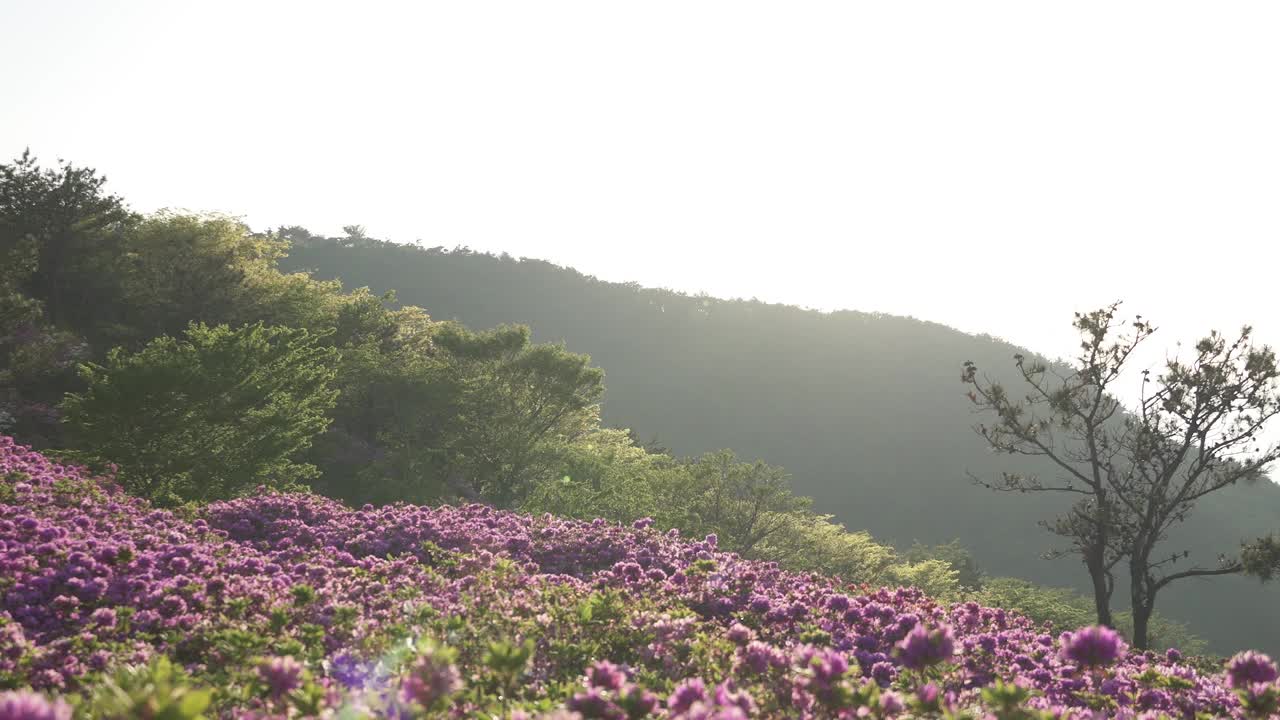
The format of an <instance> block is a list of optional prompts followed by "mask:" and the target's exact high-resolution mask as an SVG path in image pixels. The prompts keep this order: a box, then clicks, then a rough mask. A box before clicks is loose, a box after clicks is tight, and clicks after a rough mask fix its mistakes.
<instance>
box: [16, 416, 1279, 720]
mask: <svg viewBox="0 0 1280 720" xmlns="http://www.w3.org/2000/svg"><path fill="white" fill-rule="evenodd" d="M109 481H110V478H95V477H91V476H89V475H88V474H86V473H85V472H84V471H83V470H81V469H78V468H70V467H66V466H62V465H58V464H56V463H52V462H49V461H48V460H47V459H46V458H44V457H42V456H41V455H39V454H38V453H34V452H30V451H29V450H27V449H26V448H23V447H21V446H17V445H15V444H14V443H13V442H12V440H11V439H10V438H7V437H0V484H3V486H5V487H8V488H9V489H10V491H11V493H12V495H11V497H10V498H9V500H8V501H6V502H4V503H0V541H2V542H4V547H5V548H6V551H5V555H4V558H3V562H4V563H5V564H4V570H5V573H4V575H3V576H0V577H3V580H2V581H0V582H2V583H3V588H4V592H5V597H6V598H7V599H9V600H8V602H6V605H5V609H3V610H0V713H3V715H0V716H2V717H6V718H20V719H23V720H26V719H28V718H31V719H37V718H38V719H40V720H44V719H46V718H53V719H55V720H69V719H70V718H72V717H73V716H74V717H78V718H120V719H121V720H124V719H125V718H138V717H147V718H150V717H157V718H159V717H164V718H174V719H176V720H196V719H197V718H205V717H225V718H232V717H235V718H263V719H265V718H281V717H297V718H301V717H327V718H351V719H352V720H364V719H366V718H370V719H371V718H387V717H394V718H428V717H525V718H532V717H538V718H542V719H543V720H555V719H556V718H566V717H579V718H584V719H586V718H591V719H618V718H636V719H637V720H639V719H640V718H668V719H669V720H694V719H695V718H708V717H719V718H748V717H761V718H781V717H806V718H813V719H814V720H823V719H827V718H830V719H835V718H848V717H872V718H904V719H905V718H944V717H945V718H975V719H976V718H982V717H997V718H1035V719H1037V720H1048V719H1049V718H1081V719H1083V718H1092V717H1098V716H1099V715H1105V716H1108V717H1117V718H1137V717H1143V718H1152V719H1153V720H1154V719H1157V718H1174V717H1178V718H1182V717H1231V718H1264V717H1267V716H1268V714H1269V713H1272V712H1274V711H1275V709H1276V707H1277V705H1276V704H1277V701H1278V700H1280V685H1277V683H1276V679H1277V674H1278V673H1277V668H1276V666H1275V664H1274V663H1273V662H1272V661H1271V660H1270V659H1269V658H1267V657H1266V656H1262V655H1259V654H1256V653H1241V654H1239V655H1237V656H1236V657H1235V658H1233V659H1232V660H1231V662H1230V663H1228V664H1226V665H1225V667H1224V665H1223V663H1221V662H1219V663H1213V664H1208V665H1207V666H1206V667H1202V668H1198V667H1197V666H1196V664H1194V663H1192V662H1189V661H1188V660H1187V659H1185V658H1184V657H1183V656H1182V655H1181V653H1179V652H1177V651H1170V652H1168V653H1166V654H1163V655H1156V654H1154V653H1141V652H1137V651H1131V650H1129V649H1128V648H1127V646H1126V645H1125V643H1124V642H1123V641H1122V640H1121V639H1120V638H1119V637H1118V636H1117V635H1116V634H1115V633H1114V632H1112V631H1110V630H1107V629H1105V628H1098V627H1092V628H1082V629H1079V630H1076V631H1074V632H1067V633H1063V634H1062V635H1061V636H1059V637H1056V638H1055V637H1054V636H1052V635H1050V634H1047V633H1046V632H1044V630H1043V629H1042V628H1039V627H1037V626H1036V625H1035V624H1033V623H1032V622H1031V621H1030V620H1028V619H1027V618H1025V617H1023V616H1021V615H1019V614H1018V613H1016V612H1007V611H1005V610H1000V609H995V608H990V607H984V606H982V605H980V604H978V603H976V602H957V603H951V604H941V603H939V602H937V601H935V600H933V599H931V598H929V597H928V596H926V595H925V594H924V593H922V592H921V591H920V590H919V589H916V588H898V589H887V588H886V589H879V590H865V589H860V588H858V587H854V586H850V585H848V584H846V583H842V582H840V581H838V580H834V579H831V578H826V577H822V576H819V575H812V574H796V573H790V572H786V571H782V570H780V569H779V568H778V567H777V566H776V565H774V564H772V563H764V562H759V561H751V560H744V559H742V558H741V557H739V556H737V555H736V554H733V553H729V552H725V551H724V550H723V549H721V548H720V547H719V546H718V543H717V539H716V538H715V537H714V536H708V537H706V538H704V539H701V540H693V539H690V540H685V539H682V538H679V537H676V536H673V535H672V534H669V533H662V532H658V531H657V530H656V529H654V528H652V527H648V526H647V525H648V524H647V522H640V523H636V525H635V526H634V527H630V528H628V527H625V526H622V525H619V524H615V523H608V522H605V521H601V520H597V521H591V522H587V521H575V520H565V519H561V518H556V517H554V516H549V515H548V516H540V517H534V516H531V515H528V514H517V513H513V512H508V511H501V510H496V509H494V508H492V507H490V506H484V505H467V506H463V507H449V506H444V507H440V508H426V507H421V506H414V505H407V504H403V503H397V504H394V505H390V506H386V507H383V508H381V509H374V508H367V509H363V510H352V509H349V508H347V507H344V506H342V505H341V504H339V503H337V502H335V501H332V500H328V499H325V498H322V497H319V496H316V495H314V494H299V493H291V494H284V493H272V492H268V493H261V494H257V495H255V496H253V497H246V498H240V499H236V500H232V501H222V502H214V503H209V504H206V505H203V506H201V507H198V508H194V509H192V510H191V511H190V512H187V513H183V514H182V515H179V514H175V513H173V512H168V511H164V510H156V509H154V508H152V507H151V506H150V505H149V503H147V502H146V501H144V500H139V499H137V498H130V497H128V496H125V495H123V494H122V493H121V492H120V490H119V488H118V487H117V486H114V485H113V484H112V483H111V482H109ZM935 562H936V561H935ZM13 598H22V599H23V602H22V603H21V604H16V603H14V602H13V601H12V599H13ZM1086 611H1087V608H1086ZM13 687H17V688H21V689H20V690H7V688H13ZM569 712H572V713H576V715H569V714H567V713H569Z"/></svg>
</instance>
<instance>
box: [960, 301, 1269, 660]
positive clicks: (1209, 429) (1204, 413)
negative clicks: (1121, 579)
mask: <svg viewBox="0 0 1280 720" xmlns="http://www.w3.org/2000/svg"><path fill="white" fill-rule="evenodd" d="M1118 308H1119V303H1115V304H1113V305H1110V306H1108V307H1105V308H1102V309H1100V310H1096V311H1093V312H1090V313H1084V314H1080V313H1077V314H1076V316H1075V321H1074V323H1073V324H1074V326H1075V328H1076V330H1077V331H1079V333H1080V335H1081V343H1080V354H1079V355H1078V356H1077V357H1076V358H1075V363H1074V368H1073V369H1072V370H1071V371H1070V372H1062V371H1059V370H1057V369H1051V368H1050V367H1049V366H1048V365H1047V364H1046V363H1044V362H1041V361H1028V360H1027V359H1026V358H1025V357H1023V356H1021V355H1016V356H1014V366H1015V368H1016V369H1017V371H1018V373H1019V375H1020V377H1021V379H1022V381H1023V383H1024V384H1025V385H1026V386H1027V388H1028V392H1027V393H1026V394H1025V395H1024V396H1021V397H1014V396H1013V395H1012V394H1010V393H1009V392H1008V391H1007V390H1006V389H1005V387H1004V386H1003V385H1001V384H999V383H997V382H993V381H991V380H990V379H989V378H986V377H980V376H979V374H978V368H977V366H975V365H974V364H973V363H972V362H966V363H965V364H964V372H963V375H962V380H963V382H964V383H965V384H967V385H969V386H970V391H969V398H970V400H972V401H973V403H974V405H975V406H976V408H977V411H978V412H982V413H989V414H992V415H994V417H995V420H994V422H993V423H991V424H989V425H988V424H986V423H981V424H978V425H976V426H975V430H976V431H977V432H978V434H979V435H981V436H982V437H983V438H984V439H985V440H986V441H987V443H988V444H989V445H990V446H991V447H992V449H993V450H996V451H998V452H1004V453H1010V454H1016V455H1028V456H1039V457H1043V458H1045V459H1047V460H1048V461H1050V462H1051V463H1053V464H1054V465H1056V466H1057V468H1058V469H1059V470H1060V473H1059V476H1058V477H1057V478H1056V479H1055V480H1053V481H1051V482H1045V481H1042V480H1041V479H1040V478H1038V477H1035V476H1031V475H1021V474H1010V473H1006V474H1004V475H1003V476H1002V478H1001V479H1000V480H998V481H986V480H982V479H980V478H973V479H974V480H975V481H976V482H978V483H979V484H981V485H983V486H984V487H987V488H990V489H993V490H998V491H1004V492H1056V493H1067V494H1073V495H1076V496H1078V497H1077V499H1076V502H1075V503H1074V504H1073V505H1072V507H1071V509H1070V510H1069V511H1068V512H1066V513H1065V514H1064V515H1061V516H1059V517H1058V518H1055V519H1054V520H1053V521H1051V522H1047V523H1042V525H1044V526H1045V527H1046V529H1048V530H1049V531H1050V532H1052V533H1054V534H1056V535H1058V536H1060V537H1063V538H1066V539H1067V540H1068V541H1069V547H1068V548H1067V549H1064V550H1060V551H1057V552H1056V553H1055V554H1058V555H1065V554H1077V555H1079V556H1080V557H1081V559H1082V561H1083V563H1084V565H1085V568H1086V569H1087V570H1088V573H1089V577H1090V580H1091V581H1092V584H1093V591H1094V603H1095V607H1096V610H1097V615H1098V622H1099V623H1101V624H1105V625H1110V624H1111V623H1112V617H1111V608H1110V603H1111V597H1112V594H1113V592H1114V590H1115V569H1116V567H1117V566H1119V565H1120V564H1121V563H1122V562H1124V561H1126V560H1127V561H1128V570H1129V581H1130V592H1131V601H1132V604H1133V616H1134V637H1133V638H1132V641H1133V643H1134V644H1135V645H1136V646H1138V647H1146V645H1147V626H1148V621H1149V620H1150V617H1151V613H1152V612H1153V610H1154V607H1155V599H1156V595H1157V593H1158V592H1159V591H1160V590H1162V589H1163V588H1165V587H1167V586H1168V585H1169V584H1170V583H1172V582H1175V581H1177V580H1180V579H1183V578H1188V577H1206V576H1215V575H1229V574H1235V573H1243V572H1248V573H1250V574H1253V575H1257V576H1259V577H1261V578H1263V579H1268V578H1270V576H1271V574H1272V573H1273V572H1275V571H1276V570H1277V569H1278V568H1280V550H1278V549H1277V548H1278V547H1280V543H1278V542H1277V540H1276V539H1275V538H1272V537H1268V538H1261V539H1258V540H1257V541H1255V542H1253V543H1252V544H1248V545H1243V546H1242V549H1241V551H1240V552H1239V553H1238V554H1235V555H1227V554H1223V555H1222V556H1220V561H1219V563H1218V564H1217V566H1215V567H1212V568H1205V567H1198V566H1197V567H1192V568H1190V569H1187V570H1181V571H1178V572H1171V571H1170V567H1169V566H1171V565H1173V564H1174V563H1175V562H1177V561H1179V560H1184V559H1186V558H1187V557H1188V556H1189V552H1181V553H1171V554H1169V555H1168V556H1165V555H1163V554H1161V553H1160V552H1158V546H1159V544H1160V543H1161V542H1162V541H1164V540H1165V539H1167V537H1168V532H1169V530H1170V529H1171V528H1172V527H1173V526H1174V525H1176V524H1178V523H1180V522H1182V521H1183V520H1185V519H1186V518H1187V517H1188V516H1189V514H1190V513H1191V511H1192V509H1193V508H1194V506H1195V503H1196V501H1197V500H1199V499H1200V498H1203V497H1204V496H1205V495H1208V494H1210V493H1212V492H1216V491H1218V490H1221V489H1223V488H1226V487H1228V486H1230V485H1233V484H1235V483H1237V482H1238V481H1240V480H1242V479H1243V480H1252V479H1255V478H1258V477H1261V475H1262V472H1263V471H1264V469H1265V468H1266V467H1267V465H1268V464H1270V463H1271V462H1272V461H1274V460H1275V459H1277V457H1280V447H1277V446H1274V445H1273V446H1270V447H1265V448H1264V447H1262V446H1260V445H1259V444H1258V442H1257V437H1258V434H1259V432H1260V430H1261V429H1262V427H1263V426H1264V424H1265V423H1266V422H1267V421H1268V420H1270V419H1271V418H1272V417H1274V416H1275V415H1276V414H1277V413H1278V412H1280V393H1278V391H1277V378H1278V377H1280V373H1278V372H1277V368H1276V358H1275V354H1274V353H1273V352H1272V351H1271V350H1270V348H1267V347H1265V346H1263V347H1260V348H1258V347H1255V346H1254V345H1253V344H1252V342H1251V339H1250V338H1251V331H1250V330H1249V328H1245V329H1244V330H1243V331H1242V332H1241V334H1240V337H1239V339H1237V340H1236V341H1234V342H1232V343H1227V342H1226V341H1225V340H1224V339H1223V338H1222V337H1221V336H1220V335H1218V334H1217V333H1214V334H1211V335H1210V336H1209V337H1208V338H1205V339H1204V340H1202V341H1200V342H1199V343H1198V344H1197V345H1196V347H1195V349H1196V357H1195V358H1194V359H1193V360H1191V361H1190V362H1187V363H1183V362H1180V361H1178V360H1177V359H1174V360H1170V361H1168V362H1167V363H1166V366H1165V371H1164V372H1163V373H1161V374H1159V375H1158V376H1157V377H1155V378H1154V379H1153V378H1152V376H1151V374H1150V373H1149V372H1144V373H1143V374H1142V377H1143V381H1142V390H1143V392H1142V396H1141V400H1140V403H1139V407H1138V408H1137V410H1136V411H1134V412H1132V413H1127V412H1126V411H1125V409H1124V408H1123V407H1122V405H1121V403H1120V401H1119V400H1117V399H1116V398H1115V397H1114V395H1113V393H1112V388H1113V387H1114V386H1115V384H1116V383H1117V382H1118V381H1119V380H1120V378H1121V376H1122V375H1123V374H1124V373H1125V371H1126V369H1127V368H1126V365H1127V364H1128V363H1129V361H1130V360H1131V358H1132V356H1133V353H1134V351H1135V350H1136V349H1137V348H1138V347H1139V345H1141V344H1142V342H1143V341H1145V340H1146V339H1147V338H1149V337H1150V336H1151V335H1152V334H1153V333H1154V332H1155V328H1154V327H1153V326H1152V325H1150V324H1149V323H1148V322H1146V321H1144V320H1143V319H1142V318H1141V316H1137V317H1135V319H1134V320H1132V321H1130V322H1128V323H1122V322H1121V321H1118V320H1117V319H1116V313H1117V310H1118ZM1126 326H1127V328H1126Z"/></svg>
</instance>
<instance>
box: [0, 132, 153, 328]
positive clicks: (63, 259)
mask: <svg viewBox="0 0 1280 720" xmlns="http://www.w3.org/2000/svg"><path fill="white" fill-rule="evenodd" d="M105 183H106V178H105V177H102V176H100V175H98V174H97V172H96V171H94V170H93V169H90V168H81V167H75V166H74V165H71V164H70V163H66V162H61V161H60V162H59V164H58V167H57V168H43V167H41V166H40V164H39V163H38V161H37V160H36V158H35V157H34V156H33V155H31V152H30V151H26V152H24V153H23V154H22V156H21V157H20V158H17V159H16V160H14V161H13V162H11V163H8V164H0V254H7V253H9V252H11V251H12V250H13V249H14V248H15V247H17V246H18V245H20V244H22V243H25V242H28V241H34V242H35V243H37V246H38V249H37V252H36V264H35V267H34V268H33V269H32V272H31V273H30V274H29V276H28V277H27V278H26V280H25V281H24V283H23V289H24V290H25V291H26V292H27V294H29V295H30V296H31V297H33V298H35V299H37V300H40V301H41V302H43V303H44V304H45V310H46V312H47V313H48V315H49V319H50V321H51V322H52V324H53V325H54V326H57V327H70V328H76V327H83V326H84V325H86V324H88V322H89V321H90V318H92V317H94V314H95V313H96V312H97V311H98V310H99V309H100V307H101V302H100V301H101V299H102V298H101V295H100V291H101V288H102V285H103V283H104V282H105V281H107V280H108V277H107V274H105V273H103V272H102V266H101V264H100V260H101V258H102V253H103V251H104V249H105V248H106V247H109V246H110V245H111V243H112V239H113V238H114V237H115V236H116V234H117V233H118V231H119V230H120V229H121V228H123V227H124V226H125V225H127V224H128V222H129V221H131V220H132V219H133V215H132V213H130V212H129V210H128V209H127V208H126V207H125V205H124V201H123V200H121V199H120V198H119V197H117V196H115V195H111V194H109V193H107V192H106V191H105V189H104V187H103V186H104V184H105Z"/></svg>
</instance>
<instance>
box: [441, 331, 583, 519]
mask: <svg viewBox="0 0 1280 720" xmlns="http://www.w3.org/2000/svg"><path fill="white" fill-rule="evenodd" d="M432 339H433V341H434V343H435V345H436V346H437V347H438V348H440V349H441V350H442V351H443V352H444V353H446V355H445V357H444V361H445V362H446V365H447V373H448V379H447V380H446V382H448V383H451V384H452V387H450V389H449V391H448V394H449V395H450V396H451V398H452V402H453V403H454V408H453V412H452V414H451V419H450V423H451V427H450V428H449V435H450V437H449V438H448V442H447V443H442V444H441V446H440V449H441V450H443V451H444V454H443V459H444V462H445V464H446V466H447V469H446V471H445V472H446V474H447V476H448V478H449V482H450V484H451V485H453V486H466V487H468V488H470V489H471V490H473V491H474V492H475V493H476V494H478V495H479V496H480V497H483V498H484V499H486V500H488V501H489V502H492V503H494V504H495V505H498V506H499V507H513V506H514V505H516V504H517V503H518V502H519V501H520V500H521V499H523V497H524V496H525V494H526V493H528V492H529V490H531V489H532V488H533V487H534V486H535V485H536V484H537V482H538V481H539V479H541V478H545V477H547V476H548V474H549V473H552V472H554V471H555V468H556V465H557V464H558V452H559V449H560V447H562V445H563V444H564V443H571V442H575V441H577V440H579V439H581V438H583V437H585V436H586V435H587V434H589V433H590V432H592V431H593V430H595V429H596V428H597V427H598V426H599V402H600V398H601V397H602V396H603V394H604V372H603V371H602V370H600V369H599V368H595V367H592V366H591V358H589V357H587V356H586V355H579V354H575V353H571V352H569V351H568V350H566V349H565V348H564V346H563V345H553V344H534V343H532V342H531V340H530V334H529V329H528V328H526V327H522V326H504V327H501V328H498V329H496V330H492V331H487V332H472V331H469V330H467V329H466V328H464V327H462V326H461V325H458V324H456V323H440V324H438V326H437V327H436V329H435V332H434V333H433V335H432Z"/></svg>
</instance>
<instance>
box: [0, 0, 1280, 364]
mask: <svg viewBox="0 0 1280 720" xmlns="http://www.w3.org/2000/svg"><path fill="white" fill-rule="evenodd" d="M0 29H3V70H2V71H0V85H2V86H3V87H2V90H3V92H2V94H0V153H3V154H4V155H6V156H10V157H11V156H13V155H14V154H16V153H18V152H20V151H21V149H22V148H23V147H24V146H27V145H29V146H31V148H32V149H33V151H35V152H36V153H37V154H38V155H40V156H42V157H43V158H45V159H47V160H50V161H52V160H53V159H54V158H55V157H59V156H61V157H65V158H68V159H71V160H73V161H75V162H76V163H78V164H86V165H91V166H94V167H97V168H99V169H100V170H102V171H104V172H106V173H107V175H108V176H109V177H110V179H111V186H112V188H113V189H114V190H115V191H117V192H119V193H121V194H123V195H124V196H125V197H127V198H128V199H129V200H130V201H131V203H132V204H133V205H134V207H136V208H138V209H141V210H154V209H157V208H160V207H185V208H190V209H195V210H220V211H227V212H231V213H234V214H237V215H242V216H244V217H245V218H246V219H247V220H248V221H249V222H250V223H251V224H252V225H254V226H255V227H259V228H263V227H267V226H274V225H280V224H301V225H305V226H307V227H309V228H311V229H312V230H313V231H317V232H325V233H336V232H338V230H339V228H340V227H341V226H342V225H344V224H348V223H360V224H363V225H365V226H366V227H367V228H368V231H369V232H370V234H372V235H375V236H379V237H385V238H388V239H392V240H397V241H404V242H411V241H414V240H421V241H422V242H424V243H426V244H427V245H445V246H450V247H451V246H454V245H469V246H471V247H473V248H477V249H486V250H494V251H507V252H510V253H511V254H513V255H516V256H528V257H539V258H547V259H550V260H553V261H556V262H559V263H562V264H567V265H572V266H574V267H577V268H579V269H581V270H583V271H585V272H588V273H592V274H595V275H598V276H600V277H602V278H605V279H611V280H635V281H639V282H641V283H643V284H646V285H662V286H668V287H673V288H678V289H682V290H689V291H700V290H702V291H706V292H708V293H711V294H714V295H721V296H745V297H751V296H755V297H759V298H761V299H765V300H771V301H784V302H790V303H797V304H802V305H807V306H810V307H817V308H823V309H831V308H854V309H861V310H877V311H884V312H890V313H897V314H909V315H914V316H916V317H920V318H924V319H929V320H936V321H940V322H944V323H947V324H951V325H955V326H958V327H960V328H963V329H966V330H973V331H986V332H991V333H993V334H997V335H1000V336H1003V337H1007V338H1009V339H1011V340H1014V341H1017V342H1019V343H1022V344H1025V345H1029V346H1031V347H1033V348H1036V349H1039V350H1045V351H1050V352H1066V351H1069V350H1070V348H1071V344H1070V339H1071V336H1070V333H1069V328H1068V327H1067V323H1068V322H1069V320H1070V314H1071V312H1072V311H1073V310H1076V309H1084V308H1088V307H1093V306H1096V305H1099V304H1102V303H1105V302H1107V301H1108V300H1111V299H1117V298H1125V299H1127V300H1128V303H1129V305H1130V306H1131V307H1132V308H1133V309H1134V310H1137V311H1140V312H1143V313H1144V314H1146V315H1148V316H1151V317H1153V318H1154V319H1156V320H1157V321H1160V322H1161V324H1162V325H1163V326H1164V332H1162V335H1164V336H1165V338H1164V339H1165V340H1166V341H1167V343H1172V341H1173V340H1174V339H1175V338H1177V337H1183V338H1188V339H1190V338H1192V337H1193V336H1196V335H1197V334H1199V333H1200V332H1202V331H1204V330H1206V329H1208V328H1209V327H1215V326H1216V327H1223V328H1234V327H1235V326H1237V325H1239V324H1240V323H1242V322H1245V321H1250V322H1252V323H1253V324H1254V325H1255V326H1257V327H1258V329H1259V331H1260V334H1261V335H1262V336H1263V337H1264V338H1266V339H1268V340H1271V341H1273V342H1280V318H1278V317H1277V307H1276V303H1275V296H1276V292H1275V289H1274V288H1275V279H1274V278H1275V272H1276V261H1277V259H1278V257H1280V251H1278V250H1277V249H1276V247H1277V240H1278V239H1280V82H1278V81H1280V77H1278V76H1280V43H1277V42H1276V38H1277V37H1280V3H1276V2H1274V0H1268V1H1266V2H1232V3H1205V2H1195V3H1190V2H1170V1H1168V0H1162V1H1161V2H1150V3H1144V2H1123V3H1117V2H1114V1H1108V2H1072V3H1039V2H1026V1H1025V0H1018V1H1017V2H1004V3H994V2H988V3H979V2H955V1H954V0H948V1H946V2H937V3H925V2H906V1H902V0H898V1H895V2H876V3H871V2H848V1H844V2H836V3H820V2H802V3H796V2H774V3H767V4H766V3H755V2H745V1H744V0H734V1H733V2H724V3H719V2H716V3H713V2H695V1H692V0H680V1H679V2H661V1H657V0H648V1H646V2H631V3H619V2H609V1H606V0H588V1H585V2H549V1H542V0H539V1H536V2H531V1H530V0H519V1H518V2H510V3H499V2H485V1H482V0H469V1H467V2H450V3H429V2H404V3H376V2H368V1H361V2H342V3H322V2H314V1H309V2H298V3H286V2H278V1H276V0H271V1H269V2H268V1H266V0H257V1H255V2H228V1H226V0H222V1H220V2H204V3H196V2H173V1H172V0H167V1H163V2H64V1H60V0H32V1H26V0H3V1H2V2H0Z"/></svg>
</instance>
